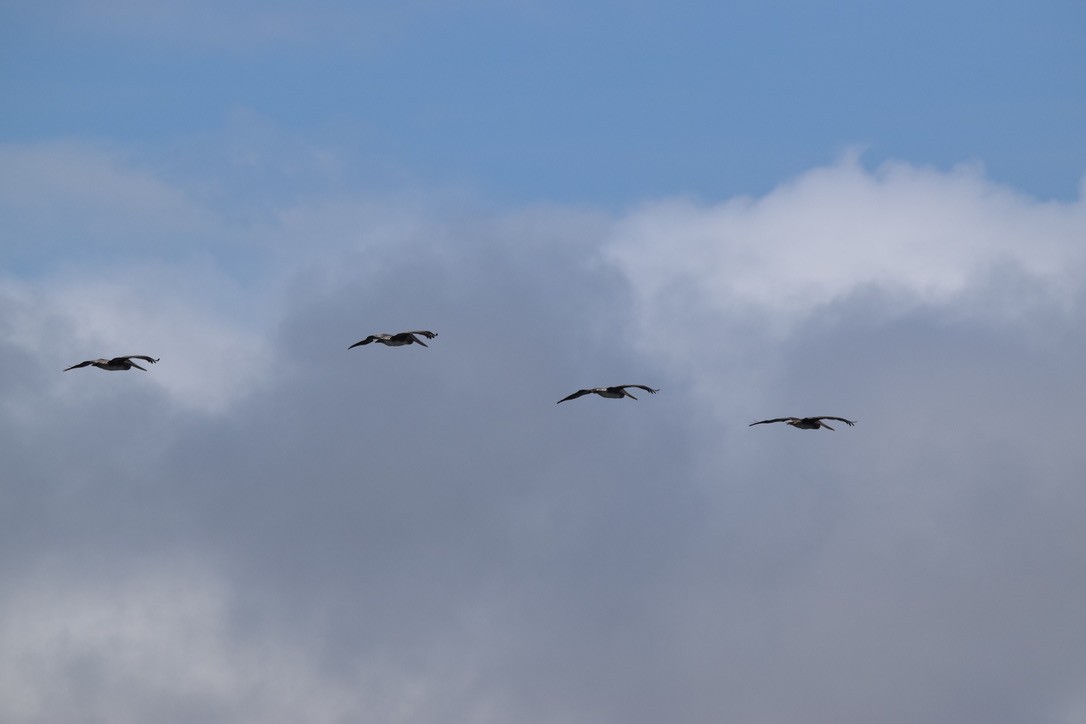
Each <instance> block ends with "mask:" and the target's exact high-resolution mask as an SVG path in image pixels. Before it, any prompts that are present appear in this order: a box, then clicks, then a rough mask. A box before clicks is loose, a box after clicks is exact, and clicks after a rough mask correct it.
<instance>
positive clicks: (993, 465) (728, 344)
mask: <svg viewBox="0 0 1086 724" xmlns="http://www.w3.org/2000/svg"><path fill="white" fill-rule="evenodd" d="M4 153H5V154H6V157H9V158H13V159H16V160H17V161H18V162H19V163H20V164H21V165H20V168H21V169H22V171H21V173H23V172H25V176H26V178H28V179H31V180H32V179H34V178H39V179H48V174H50V173H54V172H56V171H55V169H57V168H61V169H63V168H65V167H66V166H67V165H69V164H74V165H75V166H77V167H81V168H88V169H89V170H88V171H87V176H86V177H88V178H94V177H96V170H95V169H97V170H98V171H104V172H106V173H104V175H103V176H101V177H102V178H104V179H105V180H106V182H108V184H110V185H111V186H113V187H115V188H118V189H122V190H123V189H128V188H137V189H139V190H140V193H141V194H143V195H144V197H146V198H147V199H148V203H146V204H143V205H140V207H139V208H133V209H131V211H130V213H131V216H128V214H129V211H127V210H126V209H125V208H124V207H123V206H121V205H119V204H117V203H116V202H115V200H114V199H115V198H117V196H115V195H114V194H112V193H104V192H103V191H102V189H100V188H99V189H95V188H94V184H84V183H78V179H79V178H80V177H79V176H76V175H70V176H69V178H70V179H72V181H71V183H69V184H67V185H61V186H58V187H54V186H53V184H51V183H49V182H48V181H47V180H45V181H42V182H41V183H40V184H39V185H38V186H36V187H35V188H36V189H38V190H39V191H40V192H41V194H40V195H39V194H34V195H33V198H32V201H33V203H31V202H30V201H28V199H31V197H30V196H28V195H27V192H26V188H17V187H16V186H15V185H13V184H10V183H9V184H6V185H5V186H4V187H3V193H2V198H0V204H2V205H3V208H4V209H5V213H6V214H8V215H9V216H11V218H13V220H14V228H17V229H19V240H18V243H17V244H16V245H15V246H13V247H11V248H10V249H9V251H8V252H7V253H8V260H9V262H10V263H11V266H10V267H9V268H15V269H19V268H20V267H27V268H31V267H32V270H31V271H29V272H26V273H11V274H8V275H7V276H5V277H4V278H3V279H2V280H0V299H2V300H3V301H2V304H0V360H2V361H3V368H4V370H5V372H6V374H5V376H4V378H3V379H2V380H0V386H2V388H3V389H2V391H0V427H2V434H0V452H2V455H3V459H4V461H5V472H4V475H3V483H2V484H0V490H2V492H3V496H4V501H5V505H4V506H3V508H2V512H0V516H2V517H0V570H2V571H3V574H4V578H5V581H6V584H5V585H4V586H3V587H2V588H0V718H2V719H4V721H11V722H54V721H55V722H61V721H110V722H137V721H147V720H148V718H153V719H155V720H156V721H166V722H196V721H201V722H206V721H230V722H245V721H253V722H256V721H260V722H277V721H282V722H287V721H298V720H299V719H304V720H306V721H313V722H342V721H400V722H447V721H464V722H500V721H516V720H527V721H542V722H548V721H553V722H559V721H561V722H589V721H591V722H599V721H609V722H658V721H666V720H670V721H721V720H735V721H746V722H754V723H758V722H767V723H768V722H779V721H787V720H791V721H809V722H866V721H884V722H903V723H904V722H915V721H929V722H948V723H949V722H961V721H986V722H1008V724H1009V723H1011V722H1021V721H1034V722H1051V723H1052V724H1056V723H1060V724H1070V723H1072V722H1079V721H1082V720H1083V718H1084V717H1086V655H1084V654H1083V652H1084V651H1086V624H1084V623H1083V619H1082V616H1081V601H1082V600H1083V597H1084V595H1086V574H1084V570H1086V569H1084V568H1083V566H1082V565H1081V562H1082V560H1083V558H1084V556H1086V533H1084V532H1083V528H1082V526H1081V520H1082V514H1083V511H1084V510H1086V487H1084V486H1083V485H1082V472H1081V471H1082V470H1084V469H1086V452H1084V451H1083V449H1082V446H1081V444H1080V437H1081V433H1080V431H1079V430H1078V429H1077V428H1076V425H1077V424H1078V417H1079V412H1078V411H1079V410H1081V409H1082V408H1083V407H1084V405H1086V388H1084V387H1083V385H1082V384H1081V370H1082V369H1086V343H1084V340H1083V335H1082V332H1081V330H1082V329H1083V328H1084V322H1086V306H1084V304H1083V302H1084V299H1086V296H1084V283H1083V280H1084V279H1086V274H1084V272H1086V269H1084V268H1083V267H1084V245H1083V239H1086V233H1084V232H1086V208H1084V205H1083V201H1082V200H1081V199H1079V200H1077V201H1074V202H1060V203H1056V202H1042V201H1038V200H1036V199H1032V198H1029V197H1026V196H1024V195H1022V194H1019V193H1016V192H1015V191H1014V190H1013V189H1009V188H1006V187H1000V186H997V185H995V184H993V183H991V182H990V181H989V180H987V179H986V177H985V175H984V173H983V171H982V170H981V169H979V168H976V167H970V166H966V167H961V168H956V169H952V170H949V171H942V170H937V169H929V168H917V167H913V166H910V165H908V164H904V163H895V164H887V165H885V166H881V167H879V168H877V169H874V170H870V169H866V168H864V167H863V165H862V164H861V163H860V162H859V160H858V159H856V158H855V157H851V156H849V157H845V158H843V159H842V160H841V161H840V162H838V163H836V164H833V165H831V166H828V167H824V168H816V169H812V170H811V171H809V172H808V173H805V174H803V175H801V176H799V177H797V178H795V179H792V180H791V181H789V182H788V183H785V184H783V185H781V186H780V187H779V188H777V189H775V190H774V191H772V192H771V193H769V194H766V195H765V196H762V197H758V198H735V199H728V200H724V201H721V202H720V203H715V204H707V203H699V202H695V201H692V200H683V199H667V200H658V201H652V202H647V203H645V204H643V205H640V206H638V207H637V208H633V209H630V210H629V211H628V212H626V213H623V214H618V215H609V214H604V213H597V212H593V211H591V210H588V211H586V210H583V209H571V208H565V207H554V206H552V207H547V206H541V207H537V208H523V209H516V210H511V211H510V210H506V211H494V210H488V209H485V208H480V207H479V206H478V205H476V206H471V205H469V206H468V207H466V208H456V206H455V204H453V203H451V202H450V200H449V199H440V198H424V197H423V198H415V199H411V200H402V199H401V200H399V201H397V202H390V201H389V200H387V199H376V198H373V197H366V196H363V195H357V194H355V195H352V194H351V193H349V192H343V193H339V194H336V195H329V196H327V197H325V198H304V199H297V200H295V201H293V202H291V203H286V204H284V205H283V206H282V207H281V208H280V209H278V210H277V211H276V212H275V213H272V214H267V215H263V216H260V217H259V218H249V219H246V220H239V219H237V218H230V217H228V216H227V215H226V214H225V213H223V212H222V211H221V209H222V208H223V206H224V205H223V204H222V203H221V200H218V201H216V202H214V203H210V202H207V201H206V200H202V199H203V197H202V196H201V194H200V193H198V192H196V191H194V187H193V186H191V185H185V184H183V183H179V182H177V181H176V180H169V179H168V178H167V177H166V176H165V175H163V174H161V173H157V172H156V171H155V170H154V169H153V168H152V169H148V168H140V167H139V166H138V165H137V164H135V163H134V162H132V161H130V160H127V159H125V158H124V157H122V156H119V155H118V154H116V153H113V152H109V151H101V150H88V149H86V148H78V149H71V148H68V149H64V148H59V149H58V148H55V147H52V148H49V149H45V150H43V149H41V148H38V149H34V148H29V149H28V148H8V149H7V150H5V152H4ZM35 174H37V175H35ZM28 183H30V182H29V181H28ZM52 188H55V189H56V190H54V191H53V192H52V195H50V189H52ZM126 193H127V192H121V195H122V196H123V195H124V194H126ZM239 203H245V200H244V199H239ZM61 209H65V210H66V211H65V212H64V213H63V214H62V213H60V210H61ZM45 218H51V219H53V222H52V223H51V224H45V223H43V221H42V220H43V219H45ZM155 228H158V229H175V230H176V229H185V234H186V235H188V237H189V241H188V243H186V244H182V243H180V242H179V241H177V240H176V239H175V240H172V241H170V242H168V243H164V244H163V245H161V246H156V247H153V248H142V249H140V250H138V251H134V250H133V249H134V248H135V246H136V245H135V241H136V238H137V237H138V235H139V234H138V233H133V234H132V236H131V239H130V241H129V242H126V243H128V244H131V247H127V248H118V247H115V246H110V244H111V243H114V242H110V241H109V238H110V233H109V232H110V230H111V229H137V230H138V229H155ZM81 238H82V239H89V240H90V241H89V242H87V243H88V245H89V246H81V245H80V242H79V240H80V239H81ZM38 241H42V242H43V243H47V244H53V245H54V249H55V255H54V254H50V255H43V254H40V253H38V252H35V251H33V249H35V248H36V247H35V244H36V243H37V242H38ZM68 251H70V256H68V257H67V258H65V256H64V255H65V253H66V252H68ZM31 262H32V263H31ZM401 328H403V329H410V328H425V329H434V330H435V331H437V332H438V333H439V336H438V337H437V339H435V340H434V341H433V343H431V346H430V348H428V349H423V348H418V347H407V348H399V349H389V348H371V347H366V348H360V349H354V350H350V351H349V352H348V351H347V346H348V345H349V344H351V343H353V342H355V341H357V340H358V339H361V338H362V337H364V336H365V335H367V334H369V333H371V332H377V331H397V330H399V329H401ZM130 353H140V354H143V353H147V354H153V355H155V356H161V357H162V362H161V363H159V364H158V365H156V366H155V367H154V368H152V369H151V370H150V371H149V372H147V373H146V374H144V373H138V372H130V373H117V374H114V373H104V372H99V371H98V370H93V369H90V370H88V369H83V370H75V371H72V372H68V373H61V372H60V370H62V369H63V368H64V367H66V366H68V365H70V364H72V363H73V362H76V361H79V360H82V359H87V358H89V357H97V356H111V355H114V354H130ZM628 382H637V383H645V384H650V385H652V386H654V387H660V388H661V393H660V394H659V395H655V396H645V397H644V398H643V399H641V400H639V401H637V402H633V401H629V400H622V401H610V400H602V399H596V398H585V399H581V400H577V401H575V402H572V403H568V404H564V405H561V406H556V405H555V404H554V403H555V401H557V400H558V399H561V398H562V397H564V396H565V395H566V394H568V393H569V392H571V391H573V390H575V389H577V388H580V387H585V386H596V385H606V384H619V383H628ZM808 414H812V415H813V414H834V415H842V416H845V417H850V418H854V419H858V420H859V424H858V425H857V426H856V427H855V428H851V429H845V430H839V431H837V432H835V433H830V432H817V433H816V432H804V431H795V430H792V429H789V428H785V427H784V426H766V427H759V428H753V429H751V428H748V427H747V423H748V422H750V421H751V420H754V419H761V418H763V417H771V416H774V417H775V416H783V415H808Z"/></svg>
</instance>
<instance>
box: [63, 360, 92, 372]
mask: <svg viewBox="0 0 1086 724" xmlns="http://www.w3.org/2000/svg"><path fill="white" fill-rule="evenodd" d="M95 361H96V360H92V359H89V360H87V361H86V362H80V363H79V364H77V365H72V366H71V367H68V368H67V369H65V370H64V371H65V372H67V371H68V370H74V369H78V368H80V367H86V366H87V365H92V364H94V363H95Z"/></svg>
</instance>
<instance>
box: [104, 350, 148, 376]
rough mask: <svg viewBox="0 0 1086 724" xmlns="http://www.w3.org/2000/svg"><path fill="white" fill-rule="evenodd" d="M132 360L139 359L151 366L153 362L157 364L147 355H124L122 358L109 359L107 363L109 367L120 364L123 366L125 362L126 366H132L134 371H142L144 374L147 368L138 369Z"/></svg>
mask: <svg viewBox="0 0 1086 724" xmlns="http://www.w3.org/2000/svg"><path fill="white" fill-rule="evenodd" d="M134 359H141V360H144V361H145V362H150V363H151V364H154V363H155V362H158V360H157V359H155V358H154V357H148V356H147V355H144V354H129V355H125V356H124V357H114V358H113V359H111V360H110V361H109V363H110V364H111V365H120V364H124V363H125V362H127V363H128V364H130V365H132V366H133V367H135V368H136V369H138V370H143V371H144V372H146V371H147V368H146V367H140V366H139V365H138V364H136V363H135V362H133V361H132V360H134Z"/></svg>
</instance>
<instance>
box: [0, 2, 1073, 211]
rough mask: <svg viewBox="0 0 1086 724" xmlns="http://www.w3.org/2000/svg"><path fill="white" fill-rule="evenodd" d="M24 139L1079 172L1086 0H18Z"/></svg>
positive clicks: (709, 177) (11, 49) (540, 190)
mask: <svg viewBox="0 0 1086 724" xmlns="http://www.w3.org/2000/svg"><path fill="white" fill-rule="evenodd" d="M5 14H6V15H7V16H8V20H7V22H5V23H4V26H5V30H4V31H3V32H4V34H5V37H4V43H3V45H4V50H3V53H4V56H3V57H4V62H3V69H4V71H3V72H4V80H3V93H4V95H5V97H8V98H13V99H18V102H17V103H14V104H11V107H10V108H9V110H8V112H6V113H5V114H4V118H3V119H2V120H0V132H2V133H3V135H4V137H5V138H7V139H9V140H12V141H24V142H25V141H32V140H41V139H52V138H58V137H64V138H68V137H77V138H91V139H96V140H101V141H108V142H114V143H120V144H124V145H136V146H138V147H143V148H150V149H159V148H161V147H162V146H163V145H169V144H177V143H181V144H184V143H185V142H186V141H191V140H192V139H195V138H202V137H206V136H208V135H211V136H216V135H220V134H223V133H224V132H225V131H226V129H228V128H229V126H230V123H231V120H230V119H231V118H232V117H233V116H234V115H235V114H237V113H239V112H244V113H250V114H252V115H253V116H255V117H256V118H259V119H261V121H262V122H263V123H265V124H267V125H269V126H270V127H272V128H274V129H276V130H277V131H279V132H281V133H283V134H286V135H287V136H288V137H291V138H297V139H304V140H306V141H309V142H313V143H317V144H319V145H322V146H325V147H328V148H330V149H333V150H334V151H335V152H336V153H337V155H338V156H339V157H340V158H341V159H342V160H343V162H344V171H343V173H344V174H345V178H344V180H345V182H348V183H370V184H375V185H381V186H384V185H388V184H392V185H397V184H402V183H408V182H409V183H419V184H422V185H426V186H432V185H448V184H467V185H468V186H470V187H472V188H475V189H478V190H479V191H480V192H481V193H483V194H484V195H486V196H487V197H490V198H495V199H498V200H500V201H502V202H507V203H525V202H532V201H537V200H557V201H562V202H567V203H587V204H599V203H604V204H608V205H612V206H621V205H623V204H628V203H630V202H631V201H636V200H639V199H642V198H646V197H654V196H660V195H673V194H694V195H697V196H700V197H704V198H707V199H714V198H718V197H722V196H728V195H734V194H739V193H764V192H766V191H768V190H769V189H770V188H772V187H773V186H774V185H776V184H777V183H780V181H781V180H782V179H786V178H788V177H790V176H793V175H795V174H797V173H800V172H801V171H803V170H804V169H806V168H809V167H811V166H813V165H816V164H819V163H825V162H827V161H829V160H832V159H833V158H834V157H836V155H837V154H839V153H840V152H841V151H842V150H843V149H845V148H848V147H852V146H854V145H859V146H861V147H864V148H866V149H867V156H866V158H867V159H868V160H869V161H870V162H872V163H877V162H879V161H881V160H884V159H887V158H898V159H907V160H909V161H911V162H913V163H917V164H933V165H935V166H938V167H944V168H945V167H948V166H951V165H953V164H956V163H960V162H963V161H976V162H980V163H983V164H984V165H985V167H986V168H987V169H988V172H989V173H990V174H991V176H992V177H993V178H994V179H995V180H997V181H999V182H1002V183H1009V184H1012V185H1014V186H1016V187H1018V188H1022V189H1023V190H1025V191H1026V192H1028V193H1031V194H1034V195H1036V196H1039V197H1042V198H1052V197H1054V198H1063V199H1067V198H1073V197H1075V196H1076V195H1077V193H1078V185H1079V180H1080V176H1081V171H1082V168H1083V167H1084V166H1086V151H1084V150H1083V144H1082V143H1081V140H1080V139H1081V132H1080V129H1081V128H1082V127H1083V126H1084V125H1086V100H1084V96H1086V94H1084V92H1083V91H1084V90H1086V69H1084V67H1083V65H1084V64H1083V62H1082V51H1081V48H1082V46H1083V45H1084V44H1086V31H1084V30H1083V28H1084V27H1086V10H1084V9H1083V8H1082V6H1081V4H1080V3H1075V2H1039V3H1024V2H1023V3H999V4H995V5H993V4H991V3H979V2H977V3H972V2H952V3H941V2H939V3H936V2H931V3H910V4H907V5H902V4H899V3H866V2H854V3H843V2H837V3H832V4H828V5H820V6H810V5H806V4H801V3H788V2H770V3H740V4H722V3H682V4H679V5H665V4H662V3H644V2H641V3H610V2H595V3H534V2H516V3H500V2H470V3H459V4H452V5H445V4H441V3H427V2H415V3H404V4H393V3H367V4H364V5H362V6H356V5H353V4H338V3H327V4H318V5H316V6H312V7H307V8H302V7H300V6H297V5H293V4H290V3H272V4H259V3H239V4H227V5H225V6H220V5H219V4H208V3H205V4H196V5H192V4H188V5H187V6H186V9H184V10H180V9H173V8H171V7H170V5H169V4H165V3H159V4H156V3H151V4H134V3H67V4H63V5H49V6H40V5H36V4H31V3H19V4H15V5H14V6H13V5H9V6H8V8H7V10H6V11H5Z"/></svg>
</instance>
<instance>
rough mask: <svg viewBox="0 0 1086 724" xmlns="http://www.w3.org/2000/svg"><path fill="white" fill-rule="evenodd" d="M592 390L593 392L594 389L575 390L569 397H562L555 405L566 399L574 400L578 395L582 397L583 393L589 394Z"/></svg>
mask: <svg viewBox="0 0 1086 724" xmlns="http://www.w3.org/2000/svg"><path fill="white" fill-rule="evenodd" d="M592 392H595V390H577V391H576V392H574V393H573V394H572V395H570V396H569V397H563V398H562V399H561V400H559V401H558V402H556V403H555V404H556V405H557V404H560V403H562V402H565V401H566V400H576V399H577V398H578V397H583V396H585V395H588V394H591V393H592Z"/></svg>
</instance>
